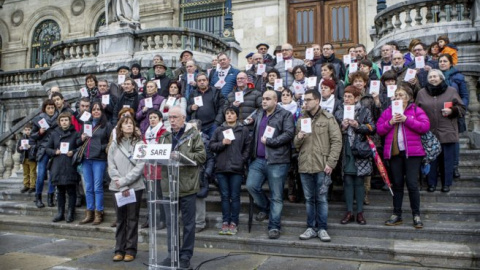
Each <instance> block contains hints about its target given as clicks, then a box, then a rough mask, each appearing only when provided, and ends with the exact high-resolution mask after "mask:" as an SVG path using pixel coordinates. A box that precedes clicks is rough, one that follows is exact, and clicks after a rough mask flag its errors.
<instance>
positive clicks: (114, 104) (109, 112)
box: [78, 91, 121, 125]
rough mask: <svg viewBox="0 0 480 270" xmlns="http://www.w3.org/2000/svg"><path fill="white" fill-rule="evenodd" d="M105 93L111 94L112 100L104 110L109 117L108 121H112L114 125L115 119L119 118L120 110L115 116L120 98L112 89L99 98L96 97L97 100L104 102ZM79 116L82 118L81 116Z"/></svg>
mask: <svg viewBox="0 0 480 270" xmlns="http://www.w3.org/2000/svg"><path fill="white" fill-rule="evenodd" d="M103 95H110V102H109V103H108V105H107V106H106V107H105V109H104V112H105V116H106V117H107V120H108V122H110V124H112V125H114V123H113V121H114V118H115V119H116V118H118V112H117V115H116V117H113V116H114V115H115V108H116V107H117V103H118V98H117V97H116V96H114V95H112V94H110V91H108V92H106V93H104V94H100V95H99V98H96V99H95V101H98V102H102V96H103ZM120 110H121V109H120ZM78 118H80V116H79V117H78Z"/></svg>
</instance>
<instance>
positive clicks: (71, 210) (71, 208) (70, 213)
mask: <svg viewBox="0 0 480 270" xmlns="http://www.w3.org/2000/svg"><path fill="white" fill-rule="evenodd" d="M77 201H78V200H77V193H76V192H70V193H69V194H68V209H67V223H71V222H73V219H74V218H75V203H76V202H77Z"/></svg>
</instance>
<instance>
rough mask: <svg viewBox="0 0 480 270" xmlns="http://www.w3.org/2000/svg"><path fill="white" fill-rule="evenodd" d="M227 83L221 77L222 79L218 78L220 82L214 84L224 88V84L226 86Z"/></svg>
mask: <svg viewBox="0 0 480 270" xmlns="http://www.w3.org/2000/svg"><path fill="white" fill-rule="evenodd" d="M225 84H226V82H225V80H224V79H220V80H218V82H217V83H216V84H215V85H214V86H215V87H216V88H219V89H221V88H223V86H225Z"/></svg>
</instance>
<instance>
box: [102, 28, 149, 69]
mask: <svg viewBox="0 0 480 270" xmlns="http://www.w3.org/2000/svg"><path fill="white" fill-rule="evenodd" d="M139 26H140V25H139V24H129V23H124V22H115V23H111V24H109V25H108V27H103V28H101V29H100V31H98V32H97V34H96V35H95V36H96V37H98V39H99V46H98V51H99V52H98V56H97V61H98V62H119V61H122V60H129V59H131V58H132V57H133V54H134V52H135V49H136V48H135V37H134V33H135V30H137V29H139Z"/></svg>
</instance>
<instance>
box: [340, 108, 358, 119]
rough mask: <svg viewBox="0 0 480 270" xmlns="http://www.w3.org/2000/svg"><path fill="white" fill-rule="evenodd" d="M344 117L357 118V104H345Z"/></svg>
mask: <svg viewBox="0 0 480 270" xmlns="http://www.w3.org/2000/svg"><path fill="white" fill-rule="evenodd" d="M343 119H344V120H345V119H350V120H355V105H345V107H344V109H343Z"/></svg>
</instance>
